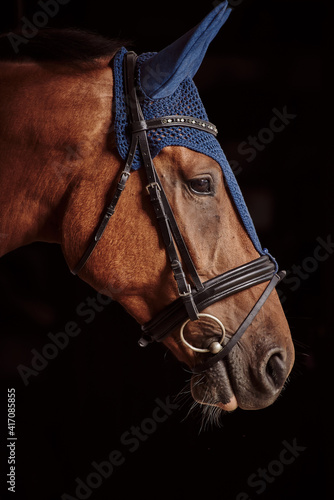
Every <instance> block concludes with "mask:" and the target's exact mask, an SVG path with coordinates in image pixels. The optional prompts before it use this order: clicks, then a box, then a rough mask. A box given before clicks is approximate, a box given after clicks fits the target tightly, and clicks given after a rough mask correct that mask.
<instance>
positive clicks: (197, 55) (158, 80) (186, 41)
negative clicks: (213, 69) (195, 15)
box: [140, 0, 232, 99]
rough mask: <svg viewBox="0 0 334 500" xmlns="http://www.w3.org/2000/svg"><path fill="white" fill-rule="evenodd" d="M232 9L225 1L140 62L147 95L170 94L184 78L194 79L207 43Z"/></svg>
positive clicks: (142, 82) (160, 95)
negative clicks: (198, 22)
mask: <svg viewBox="0 0 334 500" xmlns="http://www.w3.org/2000/svg"><path fill="white" fill-rule="evenodd" d="M231 10H232V9H231V8H230V7H229V5H228V1H227V0H225V1H224V2H222V3H220V4H219V5H218V6H217V7H216V8H215V9H213V10H212V11H211V12H210V14H208V15H207V16H206V17H205V18H204V19H203V21H202V22H201V23H200V24H198V25H197V26H195V28H193V29H192V30H190V31H188V33H186V34H185V35H183V36H182V37H181V38H179V39H178V40H176V41H175V42H174V43H172V44H171V45H168V47H166V48H165V49H163V50H162V51H161V52H159V53H158V54H156V55H154V56H153V57H151V58H150V59H148V60H146V61H144V62H143V64H142V66H141V78H140V83H141V87H142V89H143V90H144V92H145V93H146V94H147V95H148V96H149V97H150V98H152V99H159V98H161V97H166V96H169V95H171V94H172V93H173V92H174V91H175V90H176V89H177V87H178V86H179V85H180V83H181V82H182V81H183V80H184V79H185V78H186V77H190V78H193V76H194V75H195V74H196V72H197V70H198V68H199V67H200V65H201V63H202V61H203V59H204V56H205V53H206V51H207V48H208V46H209V44H210V42H211V41H212V40H213V39H214V37H215V36H216V35H217V33H218V31H219V30H220V28H221V27H222V26H223V24H224V23H225V21H226V20H227V18H228V16H229V15H230V12H231Z"/></svg>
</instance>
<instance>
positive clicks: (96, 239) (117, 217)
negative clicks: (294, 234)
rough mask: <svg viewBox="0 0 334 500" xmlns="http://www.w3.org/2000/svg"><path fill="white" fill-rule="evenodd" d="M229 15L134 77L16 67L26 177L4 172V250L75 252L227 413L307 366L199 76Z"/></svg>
mask: <svg viewBox="0 0 334 500" xmlns="http://www.w3.org/2000/svg"><path fill="white" fill-rule="evenodd" d="M229 13H230V8H229V7H228V3H227V2H226V1H225V2H222V3H220V4H219V5H218V6H217V7H216V8H215V9H214V10H213V11H212V12H211V13H210V14H209V15H208V16H207V17H206V18H205V19H204V20H203V21H202V22H201V23H200V24H199V25H198V26H196V27H195V28H194V29H193V30H191V31H190V32H188V33H187V34H186V35H184V36H183V37H181V38H180V39H179V40H177V41H176V42H174V43H173V44H172V45H170V46H169V47H167V48H166V49H164V50H162V51H161V52H159V53H158V54H153V53H148V54H142V55H141V56H139V57H138V58H136V57H132V56H131V57H132V61H133V65H132V66H125V65H124V61H125V60H126V61H128V60H129V55H128V53H127V51H126V50H125V49H124V48H122V49H120V50H118V51H117V53H116V55H115V56H114V58H113V61H112V64H111V63H110V57H108V55H107V54H104V57H102V58H101V59H100V60H98V61H96V60H95V59H94V61H93V62H92V63H89V64H88V63H87V64H85V63H84V64H83V65H81V68H79V66H77V67H75V68H74V71H72V70H71V65H67V66H66V65H65V66H64V67H62V65H61V62H59V61H57V62H56V63H55V64H54V65H52V64H51V63H47V64H46V65H43V63H40V64H39V63H31V62H30V61H28V62H22V64H20V65H16V67H15V71H14V67H13V65H12V63H8V64H7V63H6V64H5V65H4V67H3V75H4V76H3V77H2V80H0V85H3V86H4V89H5V92H6V99H5V100H3V102H1V103H0V104H1V106H2V107H1V109H0V111H1V112H2V116H4V119H3V120H2V123H3V127H2V132H1V135H0V141H2V144H3V149H4V151H5V149H6V147H5V146H7V144H8V143H10V142H13V147H12V148H11V151H9V148H8V154H7V155H5V156H4V155H3V162H4V163H3V165H5V166H6V168H7V167H8V169H9V170H8V172H10V174H9V173H8V172H5V169H4V168H2V169H1V171H0V174H1V182H3V183H5V182H7V183H8V190H7V189H4V190H3V194H2V197H3V200H2V201H3V203H2V206H3V207H4V209H3V217H4V218H5V215H6V214H8V218H7V219H6V220H5V221H4V224H3V226H2V227H3V232H4V233H8V234H11V238H9V239H8V240H6V247H4V248H3V250H2V251H3V252H5V251H9V250H11V249H13V248H15V247H17V246H20V244H26V243H29V242H30V241H33V240H36V239H37V240H47V241H56V242H58V243H61V244H62V249H63V253H64V256H65V258H66V260H67V263H68V265H69V267H70V269H72V270H74V271H75V273H78V274H79V276H80V277H81V278H82V279H83V280H85V281H86V282H88V283H89V284H90V285H91V286H92V287H94V288H95V289H96V290H97V291H98V292H100V293H102V294H105V295H108V296H110V297H112V298H113V299H114V300H117V301H118V302H119V303H120V304H122V305H123V306H124V308H125V309H126V310H127V311H128V312H129V313H130V314H131V315H132V316H133V317H134V318H135V319H136V320H137V321H138V322H139V323H140V324H141V325H143V329H144V333H145V335H144V342H143V343H145V342H147V338H154V339H156V340H161V341H163V342H164V344H165V345H166V346H167V347H168V348H169V349H170V350H171V351H172V352H173V353H174V354H175V356H176V357H177V358H178V359H179V360H180V361H181V362H184V363H186V364H187V365H188V366H189V367H190V369H191V370H192V371H193V372H194V373H193V376H192V382H191V390H192V395H193V398H194V399H195V400H196V401H197V402H199V403H201V404H202V405H209V406H215V407H219V408H221V409H223V410H227V411H230V410H233V409H235V408H236V407H237V406H240V407H241V408H244V409H257V408H263V407H266V406H267V405H269V404H271V403H272V402H273V401H275V399H276V398H277V397H278V395H279V394H280V392H281V390H282V388H283V386H284V384H285V381H286V379H287V377H288V375H289V373H290V371H291V369H292V365H293V361H294V349H293V343H292V340H291V335H290V331H289V327H288V324H287V321H286V318H285V315H284V312H283V310H282V308H281V305H280V302H279V299H278V296H277V294H276V292H275V290H272V289H273V288H274V285H275V284H276V282H277V280H278V279H279V277H278V275H277V265H276V262H275V261H274V259H273V258H272V257H271V256H270V254H269V253H268V251H267V250H263V249H262V246H261V245H260V242H259V239H258V237H257V235H256V231H255V229H254V226H253V223H252V220H251V218H250V215H249V213H248V210H247V208H246V205H245V202H244V200H243V197H242V194H241V192H240V189H239V187H238V185H237V182H236V180H235V177H234V175H233V172H232V170H231V168H230V166H229V164H228V162H227V160H226V158H225V155H224V153H223V151H222V149H221V147H220V145H219V143H218V142H217V139H216V137H215V135H216V130H215V127H214V125H213V124H211V123H210V122H209V121H208V117H207V115H206V112H205V109H204V106H203V104H202V102H201V100H200V97H199V95H198V91H197V89H196V87H195V84H194V82H193V80H192V78H193V76H194V75H195V73H196V71H197V70H198V68H199V66H200V64H201V62H202V59H203V57H204V55H205V52H206V50H207V47H208V45H209V43H210V42H211V40H212V39H213V38H214V36H215V35H216V33H217V32H218V31H219V29H220V27H221V26H222V24H223V23H224V22H225V20H226V19H227V17H228V15H229ZM103 43H104V42H103ZM32 44H33V41H32V42H31V46H32ZM102 45H103V44H102ZM129 68H130V69H129ZM130 70H131V71H133V75H132V76H133V78H132V77H131V78H130V77H129V71H130ZM131 71H130V73H131ZM18 72H20V75H19V78H17V73H18ZM130 76H131V75H130ZM8 78H9V79H11V82H12V83H11V85H8ZM22 82H24V85H23V87H22ZM129 82H130V83H129ZM131 82H132V83H131ZM20 85H21V87H20ZM127 85H128V86H129V85H130V91H129V89H127V90H126V87H127ZM22 88H23V91H20V89H21V90H22ZM45 109H47V110H49V113H50V112H51V111H52V113H53V115H52V120H50V119H49V120H44V118H43V115H41V112H42V113H44V111H43V110H45ZM22 110H28V111H29V113H28V111H27V112H26V113H25V114H22ZM50 110H51V111H50ZM16 114H17V115H18V116H20V117H21V122H20V128H19V129H17V128H16V127H15V126H14V124H13V120H12V116H15V115H16ZM166 117H168V118H166ZM42 118H43V119H42ZM130 118H131V119H130ZM161 120H164V121H163V122H162V121H161ZM110 125H111V126H110ZM32 142H33V144H32ZM32 145H33V147H32ZM64 150H66V151H67V153H66V152H65V153H64ZM69 151H70V154H69V153H68V152H69ZM33 159H34V161H32V160H33ZM19 165H21V167H22V175H21V177H19V175H18V172H19ZM31 165H34V168H33V169H32V168H31ZM11 172H15V175H14V176H12V174H11ZM28 173H29V176H28ZM55 173H56V174H57V177H58V178H57V177H55ZM58 174H59V175H58ZM27 176H28V177H27ZM152 176H153V177H152ZM56 181H57V182H56ZM3 185H5V184H3ZM9 186H10V188H9ZM14 188H15V190H16V192H17V193H16V196H15V197H12V196H11V197H10V199H9V198H8V197H7V198H8V199H6V200H5V197H6V193H7V192H10V189H14ZM121 193H122V194H121ZM21 195H22V196H21ZM22 199H23V200H24V203H25V206H26V208H27V209H26V211H25V213H24V214H22V210H21V207H22V203H23V201H22ZM111 200H112V202H111V205H110V201H111ZM116 203H117V206H116ZM106 206H108V210H107V211H106V210H105V207H106ZM10 214H14V219H15V220H12V215H10ZM101 217H102V218H101ZM107 222H108V224H107ZM13 223H15V227H16V228H17V231H16V232H15V234H14V232H13V231H12V228H13ZM19 228H21V230H22V232H24V235H23V236H22V237H19V233H20V230H19ZM268 282H269V285H268ZM269 292H270V293H269ZM264 296H265V298H266V300H263V297H264ZM174 313H175V315H176V316H177V321H174V319H175V317H176V316H174ZM156 318H158V320H157V319H156ZM166 325H168V327H166ZM165 327H166V328H167V329H166V328H165ZM161 329H166V332H167V333H166V334H164V335H161ZM180 329H181V330H180ZM155 330H157V331H158V334H159V335H156V334H155V333H152V331H155ZM181 334H182V335H181ZM241 334H242V336H241ZM232 346H233V348H231V347H232ZM226 349H227V350H226ZM198 367H200V369H199V368H198Z"/></svg>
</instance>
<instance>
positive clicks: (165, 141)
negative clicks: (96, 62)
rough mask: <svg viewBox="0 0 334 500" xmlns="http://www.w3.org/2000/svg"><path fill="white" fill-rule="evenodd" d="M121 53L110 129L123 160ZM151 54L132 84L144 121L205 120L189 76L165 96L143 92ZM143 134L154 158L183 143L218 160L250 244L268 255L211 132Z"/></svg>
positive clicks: (125, 148)
mask: <svg viewBox="0 0 334 500" xmlns="http://www.w3.org/2000/svg"><path fill="white" fill-rule="evenodd" d="M125 54H126V49H125V48H122V49H121V50H120V51H119V52H118V53H117V54H116V56H115V58H114V92H115V97H114V111H115V117H114V118H115V122H114V128H115V134H116V143H117V149H118V152H119V154H120V156H121V158H122V159H123V160H126V158H127V156H128V153H129V148H130V140H131V138H130V135H129V133H128V119H127V113H126V102H125V97H124V82H123V59H124V55H125ZM153 55H154V54H153V53H145V54H142V55H141V56H139V57H138V59H137V67H136V69H137V79H136V85H137V88H138V90H139V94H140V96H141V97H140V103H141V107H142V112H143V115H144V118H145V120H150V119H152V118H158V117H163V116H168V115H185V116H187V115H188V116H194V117H195V118H199V119H203V120H207V121H208V117H207V114H206V111H205V109H204V106H203V103H202V101H201V99H200V97H199V94H198V91H197V88H196V86H195V84H194V82H193V80H192V79H191V78H189V77H188V78H185V79H184V80H183V81H182V83H181V84H180V85H179V87H178V88H177V90H176V91H175V92H174V93H173V94H172V95H170V96H168V97H163V98H160V99H151V98H150V97H148V96H147V95H145V93H144V92H143V90H142V87H141V85H140V67H141V64H142V63H143V61H145V60H147V59H148V58H150V57H152V56H153ZM147 135H148V142H149V146H150V151H151V156H152V158H154V157H155V156H156V155H157V154H158V153H159V152H160V151H161V150H162V149H163V148H165V147H166V146H184V147H187V148H189V149H191V150H193V151H197V152H199V153H203V154H205V155H207V156H209V157H210V158H212V159H213V160H215V161H216V162H217V163H219V165H220V166H221V168H222V171H223V174H224V177H225V180H226V183H227V185H228V188H229V190H230V193H231V196H232V198H233V201H234V203H235V206H236V208H237V210H238V212H239V214H240V217H241V220H242V222H243V224H244V227H245V229H246V231H247V233H248V235H249V237H250V238H251V240H252V242H253V245H254V247H255V248H256V250H257V251H258V252H259V254H260V255H265V254H268V250H267V249H262V247H261V244H260V241H259V238H258V236H257V233H256V230H255V228H254V224H253V221H252V219H251V216H250V214H249V212H248V209H247V207H246V204H245V201H244V198H243V196H242V193H241V191H240V188H239V185H238V183H237V181H236V178H235V176H234V174H233V171H232V169H231V167H230V165H229V163H228V161H227V159H226V157H225V154H224V152H223V150H222V148H221V147H220V144H219V142H218V141H217V139H216V138H215V137H214V136H213V135H211V134H209V133H207V132H205V131H201V130H197V129H195V128H191V127H184V126H182V127H166V128H157V129H156V130H149V131H148V133H147ZM140 166H141V157H140V153H139V151H137V153H136V157H135V160H134V163H133V169H135V170H137V169H138V168H139V167H140ZM273 260H274V259H273Z"/></svg>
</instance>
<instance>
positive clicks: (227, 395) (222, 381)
mask: <svg viewBox="0 0 334 500" xmlns="http://www.w3.org/2000/svg"><path fill="white" fill-rule="evenodd" d="M202 377H205V379H204V381H203V379H202ZM217 379H218V380H217ZM196 380H197V384H196ZM191 381H192V384H191V391H192V395H193V398H194V399H195V400H196V401H197V402H198V403H200V404H203V405H211V406H218V407H219V408H221V409H222V410H225V411H233V410H235V409H236V408H237V407H238V401H237V398H236V394H235V392H234V390H233V386H232V383H231V380H230V377H229V374H228V369H227V364H226V361H225V360H221V361H219V362H218V363H217V364H216V365H214V366H212V367H211V368H209V369H208V370H206V371H205V372H203V373H199V374H194V375H193V377H192V379H191ZM202 381H203V382H202ZM202 383H203V385H204V384H205V390H204V394H203V397H201V395H196V387H197V388H199V387H200V385H201V384H202ZM208 386H209V388H210V390H209V391H208V390H207V388H208ZM215 390H218V392H217V394H212V391H215ZM210 393H211V394H210Z"/></svg>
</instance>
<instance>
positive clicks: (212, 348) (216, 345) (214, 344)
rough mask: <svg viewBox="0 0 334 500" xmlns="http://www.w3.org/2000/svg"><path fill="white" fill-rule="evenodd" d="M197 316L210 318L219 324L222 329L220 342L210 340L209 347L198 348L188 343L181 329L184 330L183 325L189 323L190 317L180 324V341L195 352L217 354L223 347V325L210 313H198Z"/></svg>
mask: <svg viewBox="0 0 334 500" xmlns="http://www.w3.org/2000/svg"><path fill="white" fill-rule="evenodd" d="M198 317H199V318H211V319H213V320H214V321H215V322H216V323H218V325H219V326H220V328H221V330H222V338H221V340H220V342H217V341H214V342H212V344H211V345H210V346H209V349H200V348H199V347H194V346H192V345H191V344H189V342H187V341H186V339H185V338H184V336H183V331H184V328H185V326H186V325H187V324H188V323H189V321H191V320H190V319H187V321H185V322H184V323H183V325H182V326H181V329H180V337H181V340H182V342H183V343H184V344H185V345H186V346H187V347H189V348H190V349H192V350H193V351H195V352H211V353H212V354H217V353H218V352H219V351H221V350H222V349H223V346H222V343H223V342H224V338H225V326H224V325H223V323H222V322H221V321H220V320H219V319H218V318H216V316H212V315H211V314H204V313H200V314H198Z"/></svg>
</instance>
